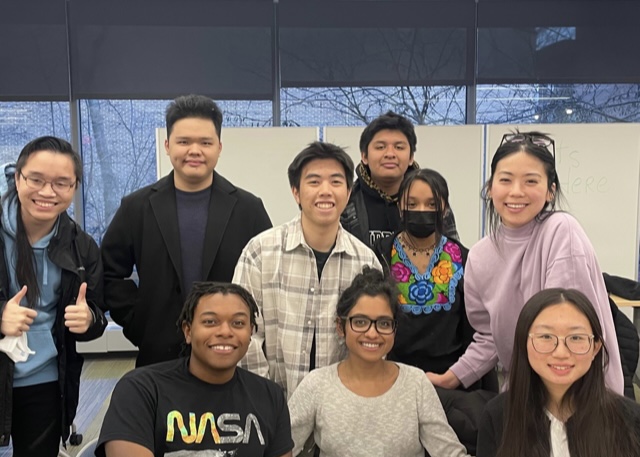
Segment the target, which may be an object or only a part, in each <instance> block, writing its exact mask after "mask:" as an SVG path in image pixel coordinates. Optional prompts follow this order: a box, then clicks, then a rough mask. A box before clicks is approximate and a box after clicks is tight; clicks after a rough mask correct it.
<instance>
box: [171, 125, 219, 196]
mask: <svg viewBox="0 0 640 457" xmlns="http://www.w3.org/2000/svg"><path fill="white" fill-rule="evenodd" d="M164 147H165V150H166V151H167V155H168V156H169V160H171V165H172V166H173V170H174V175H173V178H174V183H175V186H176V188H178V189H180V190H184V191H187V192H196V191H198V190H203V189H206V188H207V187H209V186H210V185H211V183H212V182H213V170H214V168H215V167H216V165H217V163H218V158H219V157H220V153H221V152H222V143H221V142H220V138H219V136H218V133H217V132H216V128H215V126H214V124H213V121H212V120H211V119H200V118H197V117H187V118H184V119H180V120H179V121H177V122H176V123H175V124H173V128H172V130H171V135H170V136H169V138H167V139H166V140H165V143H164Z"/></svg>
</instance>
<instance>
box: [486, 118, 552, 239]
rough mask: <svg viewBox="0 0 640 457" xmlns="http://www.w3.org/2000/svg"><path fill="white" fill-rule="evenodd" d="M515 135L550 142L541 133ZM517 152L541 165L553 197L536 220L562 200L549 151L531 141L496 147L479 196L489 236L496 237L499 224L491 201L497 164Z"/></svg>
mask: <svg viewBox="0 0 640 457" xmlns="http://www.w3.org/2000/svg"><path fill="white" fill-rule="evenodd" d="M515 134H516V135H522V136H523V137H525V138H527V137H541V138H547V139H549V140H551V137H550V136H548V135H547V134H545V133H541V132H535V131H531V132H520V131H518V130H516V131H515ZM518 152H524V153H526V154H529V155H530V156H532V157H535V158H536V159H538V160H539V161H540V162H541V163H542V166H543V167H544V171H545V174H546V177H547V191H548V192H550V193H551V195H552V196H553V197H552V198H551V200H550V201H549V202H548V203H547V204H546V205H545V206H544V207H543V208H542V210H540V212H539V213H538V215H537V216H536V220H544V219H545V218H546V217H547V216H548V215H549V214H551V213H552V212H553V211H555V210H556V207H557V206H559V203H560V202H562V200H563V196H562V191H561V190H560V178H559V177H558V172H557V170H556V158H555V157H554V156H553V154H551V152H550V151H549V149H547V148H546V147H544V146H540V145H538V144H535V143H533V142H532V141H521V142H508V141H506V142H504V143H502V144H501V145H500V147H498V149H497V150H496V153H495V154H494V156H493V159H492V160H491V176H490V177H489V179H488V180H487V182H486V183H485V185H484V187H483V188H482V192H481V194H480V196H481V197H482V199H483V200H484V202H485V207H486V216H487V221H488V224H487V225H488V228H489V233H490V234H491V236H495V235H496V233H497V228H498V226H499V224H500V216H499V215H498V213H497V211H496V208H495V206H494V205H493V200H492V199H491V186H492V185H493V179H494V178H495V173H496V168H497V167H498V163H499V162H500V161H501V160H502V159H504V158H505V157H508V156H510V155H512V154H515V153H518Z"/></svg>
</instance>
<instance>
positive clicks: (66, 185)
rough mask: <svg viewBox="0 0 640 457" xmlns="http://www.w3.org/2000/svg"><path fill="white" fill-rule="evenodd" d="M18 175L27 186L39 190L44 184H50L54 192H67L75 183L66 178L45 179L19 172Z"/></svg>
mask: <svg viewBox="0 0 640 457" xmlns="http://www.w3.org/2000/svg"><path fill="white" fill-rule="evenodd" d="M20 176H22V178H23V179H24V180H25V182H26V183H27V186H28V187H29V188H31V189H33V190H41V189H42V188H43V187H44V186H45V185H46V184H51V188H52V189H53V191H54V192H55V193H56V194H64V193H67V192H69V191H70V190H71V189H72V188H73V187H75V185H76V181H74V182H69V181H67V180H66V179H59V180H53V181H46V180H44V179H42V178H36V177H34V176H25V175H23V174H22V172H20Z"/></svg>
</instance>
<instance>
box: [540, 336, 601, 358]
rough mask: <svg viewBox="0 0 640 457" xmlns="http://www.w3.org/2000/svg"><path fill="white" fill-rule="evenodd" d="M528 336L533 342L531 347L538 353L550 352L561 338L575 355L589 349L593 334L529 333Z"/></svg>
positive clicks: (584, 352)
mask: <svg viewBox="0 0 640 457" xmlns="http://www.w3.org/2000/svg"><path fill="white" fill-rule="evenodd" d="M529 338H531V343H533V349H535V350H536V352H539V353H540V354H550V353H552V352H553V351H555V350H556V348H557V347H558V344H559V340H562V341H563V342H564V345H565V346H566V347H567V349H569V351H571V352H572V353H574V354H576V355H582V354H586V353H587V352H589V351H590V350H591V344H592V343H593V339H594V336H593V335H587V334H586V333H575V334H573V335H567V336H565V337H564V338H563V337H560V336H558V335H553V334H551V333H529Z"/></svg>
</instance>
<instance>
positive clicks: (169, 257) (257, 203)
mask: <svg viewBox="0 0 640 457" xmlns="http://www.w3.org/2000/svg"><path fill="white" fill-rule="evenodd" d="M270 227H271V221H270V219H269V216H268V215H267V212H266V210H265V208H264V205H263V204H262V200H260V199H259V198H258V197H256V196H255V195H253V194H251V193H249V192H246V191H244V190H242V189H239V188H237V187H235V186H234V185H233V184H231V183H230V182H229V181H227V180H226V179H225V178H223V177H222V176H220V175H219V174H217V173H215V172H214V178H213V185H212V186H211V199H210V201H209V213H208V216H207V229H206V233H205V239H204V246H203V251H204V254H203V257H202V277H203V278H206V280H208V281H223V282H230V281H231V279H232V277H233V271H234V269H235V266H236V263H237V261H238V258H239V257H240V254H241V252H242V249H243V248H244V246H245V245H246V244H247V242H248V241H249V240H250V239H251V238H253V237H254V236H255V235H257V234H259V233H260V232H262V231H264V230H266V229H268V228H270ZM102 259H103V263H104V269H105V274H104V280H105V303H106V305H107V308H108V309H109V311H110V312H111V316H112V317H113V319H114V320H115V321H116V322H117V323H118V324H120V325H122V327H123V329H124V335H125V336H126V337H127V339H129V341H131V342H132V343H133V344H134V345H136V346H138V348H139V353H138V360H137V365H138V366H142V365H148V364H151V363H156V362H162V361H166V360H171V359H175V358H177V357H178V356H179V355H180V351H181V349H182V345H183V342H184V336H183V334H182V331H181V330H180V329H179V328H178V326H177V321H178V317H179V315H180V311H181V309H182V300H183V298H182V297H183V289H184V284H183V281H182V262H183V259H182V258H181V251H180V232H179V229H178V213H177V208H176V190H175V186H174V180H173V172H171V173H170V174H169V175H168V176H166V177H164V178H162V179H160V180H159V181H158V182H156V183H154V184H152V185H150V186H147V187H145V188H142V189H140V190H138V191H136V192H134V193H132V194H130V195H128V196H126V197H124V198H123V199H122V204H121V205H120V208H119V209H118V211H117V212H116V214H115V216H114V217H113V220H112V221H111V224H110V225H109V228H108V229H107V232H106V233H105V235H104V238H103V241H102ZM134 266H135V268H136V271H137V276H138V281H137V282H136V281H135V280H134V279H131V278H130V277H131V275H132V273H133V271H134Z"/></svg>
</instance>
